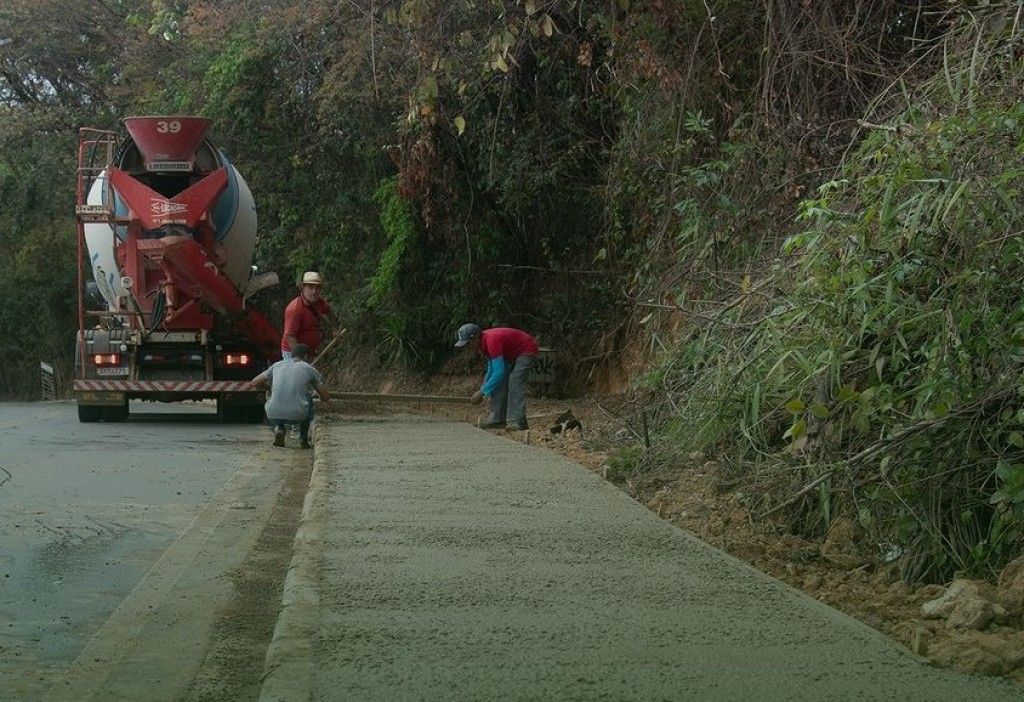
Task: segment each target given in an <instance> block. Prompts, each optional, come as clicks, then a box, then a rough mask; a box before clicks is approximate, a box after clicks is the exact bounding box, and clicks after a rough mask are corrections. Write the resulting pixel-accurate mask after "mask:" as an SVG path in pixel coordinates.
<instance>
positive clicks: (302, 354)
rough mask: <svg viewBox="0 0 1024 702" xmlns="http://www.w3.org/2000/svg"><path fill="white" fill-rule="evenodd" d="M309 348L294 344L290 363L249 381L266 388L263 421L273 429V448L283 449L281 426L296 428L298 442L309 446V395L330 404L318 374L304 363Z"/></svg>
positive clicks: (306, 447) (310, 418)
mask: <svg viewBox="0 0 1024 702" xmlns="http://www.w3.org/2000/svg"><path fill="white" fill-rule="evenodd" d="M308 357H309V347H308V346H306V345H305V344H296V345H295V346H293V347H292V357H291V359H284V360H281V361H278V362H277V363H275V364H274V365H272V366H271V367H270V368H268V369H267V370H265V371H263V372H262V373H260V374H259V375H257V376H256V377H255V378H253V380H252V382H253V385H269V386H270V397H269V398H268V399H267V404H266V405H264V408H265V409H266V412H267V421H269V422H270V424H272V425H273V427H274V446H284V428H285V425H292V424H298V425H299V442H300V444H299V445H300V446H301V447H302V448H304V449H308V448H310V445H309V425H310V424H311V423H312V421H313V391H314V390H315V391H316V394H317V395H319V396H320V401H321V402H328V401H330V399H331V397H330V394H329V393H328V392H327V388H325V387H324V377H323V376H322V375H320V371H318V370H317V369H316V368H314V367H313V366H311V365H310V364H309V363H307V361H306V359H307V358H308Z"/></svg>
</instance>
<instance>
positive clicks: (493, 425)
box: [480, 420, 505, 429]
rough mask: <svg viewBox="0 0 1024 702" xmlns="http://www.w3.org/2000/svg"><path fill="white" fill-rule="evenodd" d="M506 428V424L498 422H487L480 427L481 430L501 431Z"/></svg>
mask: <svg viewBox="0 0 1024 702" xmlns="http://www.w3.org/2000/svg"><path fill="white" fill-rule="evenodd" d="M504 426H505V422H497V421H491V420H487V421H486V422H483V423H482V424H481V425H480V428H481V429H501V428H502V427H504Z"/></svg>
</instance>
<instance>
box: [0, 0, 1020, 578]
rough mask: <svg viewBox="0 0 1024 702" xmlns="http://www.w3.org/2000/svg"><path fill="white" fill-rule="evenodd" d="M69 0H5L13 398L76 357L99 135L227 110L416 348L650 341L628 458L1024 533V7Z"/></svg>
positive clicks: (895, 532) (913, 519)
mask: <svg viewBox="0 0 1024 702" xmlns="http://www.w3.org/2000/svg"><path fill="white" fill-rule="evenodd" d="M65 5H66V3H60V2H57V0H32V2H29V0H9V2H8V3H7V4H6V5H5V8H4V9H2V10H0V63H2V65H3V68H4V70H3V71H0V116H2V117H3V119H2V120H0V146H2V150H0V295H2V298H0V299H2V300H3V302H4V304H3V305H2V306H0V347H2V348H4V349H5V350H6V351H7V354H6V356H5V360H6V362H5V364H3V365H2V366H0V396H27V395H30V394H31V393H32V392H33V388H34V383H35V377H36V371H35V368H36V365H37V363H38V361H39V360H54V361H57V362H58V364H60V365H61V366H62V367H63V368H65V369H67V367H68V364H69V363H70V349H71V341H72V337H73V328H74V322H73V319H74V311H73V310H72V309H70V302H69V301H70V300H72V299H73V297H74V295H73V288H74V265H73V260H74V246H73V239H74V236H73V222H72V219H71V216H70V215H71V204H72V188H73V172H72V168H73V159H74V140H75V129H76V128H77V127H78V126H79V125H85V124H88V125H92V126H98V127H115V126H116V125H117V122H118V120H119V119H120V118H121V117H124V116H127V115H129V114H133V113H153V112H178V113H198V114H203V115H206V116H209V117H211V118H213V119H214V120H215V126H214V128H213V136H214V138H215V140H216V141H217V143H218V144H219V145H221V146H222V147H223V148H225V150H226V151H227V153H228V154H229V155H230V157H231V159H232V161H233V162H234V163H235V165H236V166H237V167H238V168H239V170H240V171H242V172H243V173H244V174H245V176H246V178H247V180H248V182H249V184H250V186H251V188H252V190H253V192H254V194H255V196H256V198H257V202H258V206H259V208H260V227H261V237H260V240H259V242H258V248H257V258H258V260H257V263H258V264H259V265H260V266H261V267H263V268H266V269H271V270H277V271H278V272H279V273H281V275H282V279H284V280H292V279H295V278H296V277H297V276H298V275H299V274H300V273H301V271H303V270H306V269H311V268H314V269H318V270H320V271H321V272H322V273H323V274H324V275H325V277H326V278H327V279H328V280H329V281H331V286H330V289H329V293H330V297H331V298H332V302H333V303H334V306H335V307H336V308H337V309H338V311H339V312H340V314H341V316H342V318H343V320H344V324H345V325H346V326H348V327H349V329H350V333H351V336H350V339H352V340H353V341H354V342H356V343H361V344H362V346H363V347H364V348H367V349H372V353H373V354H374V355H375V356H376V358H377V360H378V361H379V362H381V363H382V364H384V365H385V366H395V365H401V366H404V367H407V368H413V369H418V370H424V371H430V370H435V369H437V368H438V367H440V365H441V364H442V363H443V362H444V361H445V360H446V359H447V358H448V355H449V353H450V351H451V349H450V348H449V347H450V337H451V334H452V330H453V329H454V328H456V326H457V325H458V324H459V323H461V322H462V321H464V320H465V319H467V318H473V319H476V320H479V321H481V322H483V323H490V322H494V321H502V322H506V323H510V324H514V325H519V326H522V327H525V328H528V329H530V330H532V331H534V332H536V333H537V335H538V336H539V337H540V338H541V341H542V342H544V343H548V344H551V345H554V346H557V347H559V349H560V350H562V351H563V352H564V354H563V355H564V357H573V358H577V359H579V361H578V364H577V367H576V368H575V371H576V372H575V374H574V375H575V380H574V381H573V382H570V383H567V386H571V387H572V388H573V389H580V388H584V387H586V382H587V379H588V378H590V377H592V376H593V375H594V371H595V369H598V368H600V367H602V366H608V365H616V364H619V363H621V360H622V358H623V357H624V356H625V357H629V358H631V359H638V360H639V361H640V363H637V364H636V365H637V367H638V368H630V369H629V370H638V369H642V372H643V377H642V378H641V382H640V383H639V386H638V388H637V392H636V393H635V395H636V400H637V412H640V411H641V409H642V410H643V411H645V412H646V413H647V415H648V417H649V419H650V428H651V432H652V434H653V437H652V443H653V446H652V448H651V449H650V450H648V449H646V448H637V447H635V446H631V447H628V448H627V449H626V450H624V451H623V453H622V454H621V455H619V456H616V457H615V459H614V461H613V464H612V466H611V467H610V476H611V477H613V478H616V479H620V480H623V481H626V480H628V481H630V483H631V484H632V485H635V486H637V487H638V489H642V488H643V486H644V485H645V484H648V485H650V484H653V483H655V482H657V481H658V480H661V479H662V478H663V477H664V476H665V474H666V471H668V470H670V469H671V466H673V465H674V464H675V459H674V458H673V457H677V456H682V455H686V454H687V453H689V452H693V451H697V450H700V451H704V452H705V453H708V454H713V455H715V456H717V457H719V458H721V459H722V460H723V461H725V462H726V463H727V464H728V469H729V470H730V475H731V476H734V477H735V478H736V479H737V480H739V481H743V482H745V484H746V485H745V487H744V489H743V492H744V493H745V494H747V495H757V496H758V499H757V500H756V501H755V502H754V503H753V504H752V507H753V509H754V511H755V513H756V514H767V515H768V518H770V519H773V520H776V519H777V520H779V521H780V523H781V524H783V525H784V526H786V527H788V528H791V529H793V530H796V531H802V532H807V533H822V532H824V531H825V530H826V529H827V528H828V525H829V523H830V522H831V521H832V519H834V518H835V517H836V516H837V515H845V516H852V517H853V518H855V519H856V520H857V521H858V523H859V524H860V526H861V528H862V529H863V533H864V536H865V543H869V544H871V547H872V548H874V549H875V550H877V552H878V554H879V556H880V557H881V558H883V559H885V558H898V559H899V560H900V563H901V566H902V568H903V572H904V575H905V577H906V578H907V579H941V578H945V577H948V576H949V575H950V574H952V573H953V572H955V571H966V572H972V573H979V574H989V573H990V572H991V571H992V569H995V568H998V566H999V564H1001V563H1003V562H1005V561H1006V560H1007V559H1008V558H1011V557H1013V556H1014V555H1016V554H1018V553H1019V552H1020V548H1021V546H1020V543H1021V537H1022V534H1021V528H1022V524H1024V514H1022V512H1024V456H1022V455H1021V453H1022V451H1024V414H1019V412H1020V406H1021V402H1020V393H1021V392H1022V390H1021V388H1020V384H1019V381H1018V380H1017V379H1018V378H1020V377H1021V371H1022V370H1024V368H1022V358H1024V354H1022V351H1021V348H1022V347H1021V343H1022V340H1024V315H1022V309H1021V306H1020V303H1019V298H1020V294H1019V291H1018V286H1019V284H1018V279H1019V277H1020V274H1021V273H1022V272H1024V271H1022V260H1021V257H1022V256H1024V251H1022V249H1021V232H1022V231H1024V226H1022V217H1021V206H1020V204H1019V202H1018V201H1019V199H1020V193H1019V189H1020V185H1019V184H1020V182H1021V165H1020V164H1021V156H1022V152H1024V108H1022V102H1021V99H1020V97H1019V96H1020V95H1021V94H1022V91H1021V88H1022V82H1024V70H1022V68H1024V66H1022V53H1021V52H1022V39H1021V36H1022V33H1024V26H1022V22H1021V19H1022V17H1024V9H1022V3H1021V2H1020V0H1003V1H992V0H986V1H982V0H954V1H952V2H950V1H948V0H913V1H911V0H879V1H878V2H872V3H847V2H843V1H842V0H820V1H816V2H813V3H808V2H804V1H803V0H778V1H776V2H772V3H763V2H759V1H756V0H729V1H726V0H706V1H705V0H679V1H677V2H662V1H661V0H614V1H613V2H606V3H586V2H582V1H581V0H368V1H367V2H362V3H335V2H328V1H327V0H311V1H310V2H297V1H294V0H275V1H274V2H270V3H263V4H260V5H259V6H258V8H257V7H256V6H255V5H253V4H252V3H250V2H248V0H227V1H224V0H222V1H219V2H212V1H209V0H206V1H203V0H175V1H174V2H155V3H151V2H148V1H146V2H143V1H142V0H127V1H122V2H116V3H115V2H107V1H106V0H103V1H101V2H99V3H95V4H94V6H90V7H91V8H92V9H91V10H89V11H86V10H84V9H83V10H82V11H81V12H78V11H76V12H69V11H67V9H66V7H65ZM291 292H292V291H291V290H288V289H283V290H281V291H280V293H279V295H280V298H281V299H279V300H277V301H276V303H277V304H281V303H283V302H284V300H285V299H287V297H288V296H289V295H290V294H291ZM65 372H66V370H65Z"/></svg>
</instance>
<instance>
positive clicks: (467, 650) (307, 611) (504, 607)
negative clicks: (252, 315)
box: [261, 418, 1022, 700]
mask: <svg viewBox="0 0 1024 702" xmlns="http://www.w3.org/2000/svg"><path fill="white" fill-rule="evenodd" d="M317 451H318V456H317V461H316V465H315V467H314V476H313V483H312V485H311V493H310V495H309V496H307V505H306V507H307V509H306V514H305V519H306V522H307V523H306V526H305V527H304V528H300V538H299V540H298V541H297V546H298V553H297V556H296V565H295V567H294V568H293V572H292V573H291V575H290V576H289V578H290V582H291V583H292V587H291V588H289V586H288V585H286V607H285V613H284V615H283V616H282V620H279V623H278V637H277V639H276V640H275V644H274V645H272V647H271V649H272V651H271V655H270V657H269V658H268V664H269V667H268V675H267V680H266V683H265V685H264V690H263V695H262V698H261V699H264V700H272V699H300V698H301V699H306V698H307V695H310V693H311V697H312V698H313V699H317V700H336V699H388V700H394V699H495V698H497V699H509V698H512V699H614V700H619V699H645V700H646V699H739V698H751V699H796V698H799V699H827V698H831V699H835V698H842V699H851V698H855V699H920V700H937V699H950V700H954V699H956V700H959V699H968V698H969V699H1004V698H1005V699H1020V698H1021V697H1022V695H1021V694H1020V691H1019V690H1018V689H1017V688H1015V687H1013V686H1011V685H1009V684H1008V683H1005V682H1003V681H999V680H993V679H974V678H968V677H965V676H963V675H959V674H957V673H954V672H951V671H946V670H938V669H934V668H931V667H929V666H928V665H926V664H925V663H923V662H921V661H920V660H918V659H917V658H915V657H914V656H913V655H911V654H910V653H908V652H907V651H906V650H904V649H902V648H900V647H899V646H897V645H896V644H894V643H893V642H891V641H890V640H889V639H887V638H886V637H884V636H883V635H881V634H879V633H877V632H875V631H873V630H871V629H869V628H867V627H866V626H863V625H861V624H859V623H858V622H856V621H854V620H853V619H850V618H849V617H847V616H845V615H843V614H841V613H839V612H837V611H835V610H832V609H830V608H828V607H826V606H824V605H822V604H820V603H818V602H816V601H814V600H812V599H810V598H808V597H806V596H804V595H803V594H801V593H799V592H796V591H795V590H792V589H791V588H789V587H787V586H785V585H783V584H781V583H779V582H778V581H775V580H772V579H771V578H769V577H767V576H765V575H763V574H761V573H759V572H756V571H754V570H753V569H751V568H749V567H747V566H746V565H744V564H742V563H740V562H739V561H737V560H735V559H733V558H731V557H729V556H727V555H725V554H723V553H720V552H718V551H716V550H714V549H712V548H710V547H708V546H706V545H704V544H702V543H701V542H699V541H698V540H697V539H695V538H693V537H691V536H689V535H688V534H686V533H684V532H682V531H680V530H678V529H676V528H674V527H672V526H671V525H669V524H667V523H665V522H663V521H661V520H660V519H658V518H657V517H656V516H655V515H653V514H652V513H650V512H649V511H647V510H645V509H643V508H642V507H641V506H639V505H637V504H636V503H634V502H633V501H631V500H630V499H629V498H627V497H626V496H625V495H624V494H622V493H621V492H619V491H618V490H616V489H615V488H614V487H612V486H611V485H608V484H606V483H604V482H603V481H602V480H600V479H599V478H598V477H597V476H595V475H593V474H591V473H589V472H588V471H586V470H585V469H584V468H582V467H580V466H578V465H576V464H573V463H571V462H569V461H567V460H565V459H563V458H561V457H559V456H557V455H554V454H551V453H549V452H545V451H543V450H539V449H534V448H531V447H528V446H525V445H522V444H519V443H515V442H512V441H509V440H507V439H505V438H502V437H499V436H495V435H491V434H488V433H486V432H484V431H481V430H479V429H476V428H474V427H471V426H468V425H465V424H458V423H451V422H440V421H430V420H421V419H411V418H403V419H389V420H386V421H380V420H363V421H353V420H348V421H340V422H338V423H335V424H328V425H326V426H324V427H321V429H320V436H319V440H318V444H317ZM320 557H322V560H319V559H320ZM289 590H290V591H291V598H292V600H294V602H293V603H292V605H293V606H288V598H289V594H288V593H289ZM304 626H305V627H306V629H305V632H306V638H305V639H304V638H303V633H302V632H303V631H304V629H303V627H304Z"/></svg>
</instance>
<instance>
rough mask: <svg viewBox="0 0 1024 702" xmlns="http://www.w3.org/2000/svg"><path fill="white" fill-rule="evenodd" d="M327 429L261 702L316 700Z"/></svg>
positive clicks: (320, 436)
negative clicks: (315, 646)
mask: <svg viewBox="0 0 1024 702" xmlns="http://www.w3.org/2000/svg"><path fill="white" fill-rule="evenodd" d="M323 429H324V425H323V424H321V425H320V427H319V430H318V431H317V432H316V436H315V444H314V456H313V472H312V474H311V475H310V478H309V489H308V490H307V491H306V499H305V500H304V501H303V504H302V517H301V519H300V521H299V528H298V531H297V532H296V534H295V543H294V545H293V551H294V553H293V554H292V561H291V564H289V566H288V574H287V575H286V576H285V581H284V594H283V597H282V607H281V614H280V615H278V618H277V624H275V625H274V636H273V638H272V639H271V641H270V646H269V647H268V648H267V657H266V659H265V660H264V663H263V677H262V683H263V685H262V688H261V689H260V697H259V699H260V702H284V701H291V700H312V699H313V672H314V660H313V639H314V637H315V635H316V630H317V625H318V623H319V619H320V617H319V614H320V584H321V583H320V580H321V578H320V574H321V572H322V565H323V553H324V549H323V537H324V529H325V527H326V521H327V494H328V493H327V489H328V478H327V472H328V470H329V465H330V460H331V456H332V454H333V451H332V448H333V445H332V442H331V440H330V438H329V437H328V436H327V432H325V431H324V430H323Z"/></svg>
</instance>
